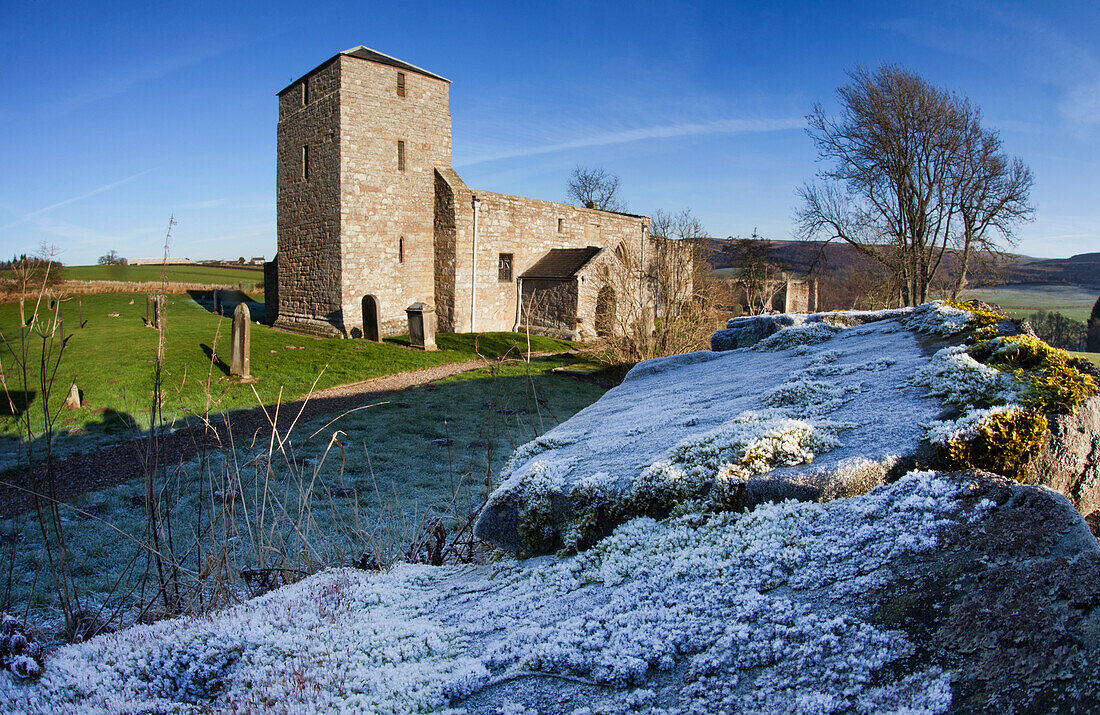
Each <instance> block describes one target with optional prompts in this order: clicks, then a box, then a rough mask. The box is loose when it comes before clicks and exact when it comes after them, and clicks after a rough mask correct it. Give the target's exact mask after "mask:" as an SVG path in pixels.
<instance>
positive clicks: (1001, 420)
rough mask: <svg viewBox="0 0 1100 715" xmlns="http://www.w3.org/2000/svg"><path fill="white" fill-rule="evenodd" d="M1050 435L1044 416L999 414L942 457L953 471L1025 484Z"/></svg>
mask: <svg viewBox="0 0 1100 715" xmlns="http://www.w3.org/2000/svg"><path fill="white" fill-rule="evenodd" d="M1046 432H1047V419H1046V417H1045V416H1044V415H1043V414H1042V413H1040V412H1034V411H1031V410H1014V411H1008V412H997V413H995V414H993V415H991V416H990V417H989V419H988V420H986V421H985V422H983V423H982V424H981V425H979V426H978V428H977V430H976V434H975V435H974V436H973V437H971V438H970V439H966V440H959V441H955V442H949V443H948V444H946V445H943V446H942V447H941V449H940V457H941V459H942V461H943V462H944V464H945V465H949V466H950V467H951V468H952V469H955V468H958V469H967V468H971V467H975V468H981V469H984V470H987V471H990V472H995V473H996V474H1001V475H1003V476H1006V477H1011V478H1013V479H1015V480H1016V481H1019V482H1025V481H1027V474H1028V469H1027V468H1028V465H1029V464H1031V461H1032V460H1033V459H1035V457H1036V456H1038V454H1039V450H1041V449H1042V447H1043V437H1044V436H1045V435H1046Z"/></svg>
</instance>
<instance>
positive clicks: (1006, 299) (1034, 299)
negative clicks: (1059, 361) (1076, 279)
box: [963, 285, 1097, 321]
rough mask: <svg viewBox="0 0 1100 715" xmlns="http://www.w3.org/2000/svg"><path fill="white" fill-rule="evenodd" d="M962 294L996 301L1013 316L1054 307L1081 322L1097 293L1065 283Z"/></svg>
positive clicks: (1086, 316)
mask: <svg viewBox="0 0 1100 715" xmlns="http://www.w3.org/2000/svg"><path fill="white" fill-rule="evenodd" d="M963 297H964V298H966V299H968V300H969V299H971V298H977V299H978V300H984V301H985V302H987V303H996V304H997V305H999V306H1001V307H1002V308H1004V309H1005V310H1006V311H1008V312H1009V313H1011V314H1012V315H1013V316H1015V317H1017V318H1026V317H1027V316H1029V315H1031V314H1032V313H1035V312H1037V311H1039V310H1054V311H1058V312H1059V313H1061V314H1062V315H1065V316H1066V317H1067V318H1072V319H1074V320H1080V321H1084V320H1088V317H1089V312H1090V311H1091V310H1092V306H1093V304H1094V303H1095V302H1096V298H1097V294H1096V292H1095V291H1091V290H1088V289H1086V288H1079V287H1077V286H1068V285H1013V286H999V287H997V288H973V289H971V290H968V291H966V292H965V293H964V296H963Z"/></svg>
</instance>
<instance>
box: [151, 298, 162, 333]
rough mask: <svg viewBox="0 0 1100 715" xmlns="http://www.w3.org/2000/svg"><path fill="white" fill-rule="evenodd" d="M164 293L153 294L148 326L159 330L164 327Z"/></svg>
mask: <svg viewBox="0 0 1100 715" xmlns="http://www.w3.org/2000/svg"><path fill="white" fill-rule="evenodd" d="M164 305H165V302H164V295H163V294H160V293H158V294H157V295H154V296H153V319H152V322H151V323H150V326H152V327H154V328H156V329H157V330H160V329H161V328H163V327H164Z"/></svg>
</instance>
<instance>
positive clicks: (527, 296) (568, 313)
mask: <svg viewBox="0 0 1100 715" xmlns="http://www.w3.org/2000/svg"><path fill="white" fill-rule="evenodd" d="M577 284H578V280H577V279H576V278H568V279H564V280H550V279H541V278H535V279H530V278H529V279H527V280H525V281H523V316H524V318H523V325H521V326H520V329H521V330H522V329H524V326H526V325H527V323H528V322H529V323H530V326H531V330H532V332H538V333H554V334H560V335H561V337H567V338H572V337H573V335H574V332H575V330H576V327H577V326H576V316H577Z"/></svg>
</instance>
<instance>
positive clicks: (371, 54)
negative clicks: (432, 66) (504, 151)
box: [276, 45, 451, 94]
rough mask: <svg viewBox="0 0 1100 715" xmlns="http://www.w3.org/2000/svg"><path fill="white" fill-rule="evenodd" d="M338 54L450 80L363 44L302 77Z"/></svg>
mask: <svg viewBox="0 0 1100 715" xmlns="http://www.w3.org/2000/svg"><path fill="white" fill-rule="evenodd" d="M340 55H347V56H348V57H358V58H359V59H361V60H370V61H371V62H377V63H379V64H383V65H389V66H390V67H396V68H397V69H401V70H408V71H410V72H416V73H417V74H422V75H424V76H425V77H431V78H433V79H439V80H443V81H444V82H450V81H451V80H449V79H447V78H446V77H440V76H439V75H437V74H436V73H434V72H429V71H428V70H426V69H423V68H421V67H417V66H416V65H412V64H409V63H408V62H405V61H404V60H399V59H397V58H396V57H390V56H389V55H387V54H384V53H382V52H379V51H378V50H372V49H371V48H369V47H365V46H363V45H359V46H358V47H352V48H351V49H350V50H344V51H343V52H341V53H339V54H337V55H333V56H332V57H329V58H328V59H327V60H325V61H324V62H322V63H321V64H319V65H317V66H316V67H314V68H313V69H311V70H310V71H309V72H306V73H305V74H304V75H302V77H308V76H309V75H311V74H313V73H314V72H316V71H317V70H319V69H321V68H322V67H324V66H326V65H328V64H329V63H330V62H332V61H333V60H335V59H336V58H337V57H339V56H340ZM302 77H299V78H298V79H296V80H294V81H293V82H291V83H290V84H288V85H287V86H285V87H283V88H282V89H280V90H279V91H278V92H276V94H282V93H283V92H285V91H287V90H288V89H290V88H291V87H293V86H294V85H296V84H298V82H301V81H302Z"/></svg>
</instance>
